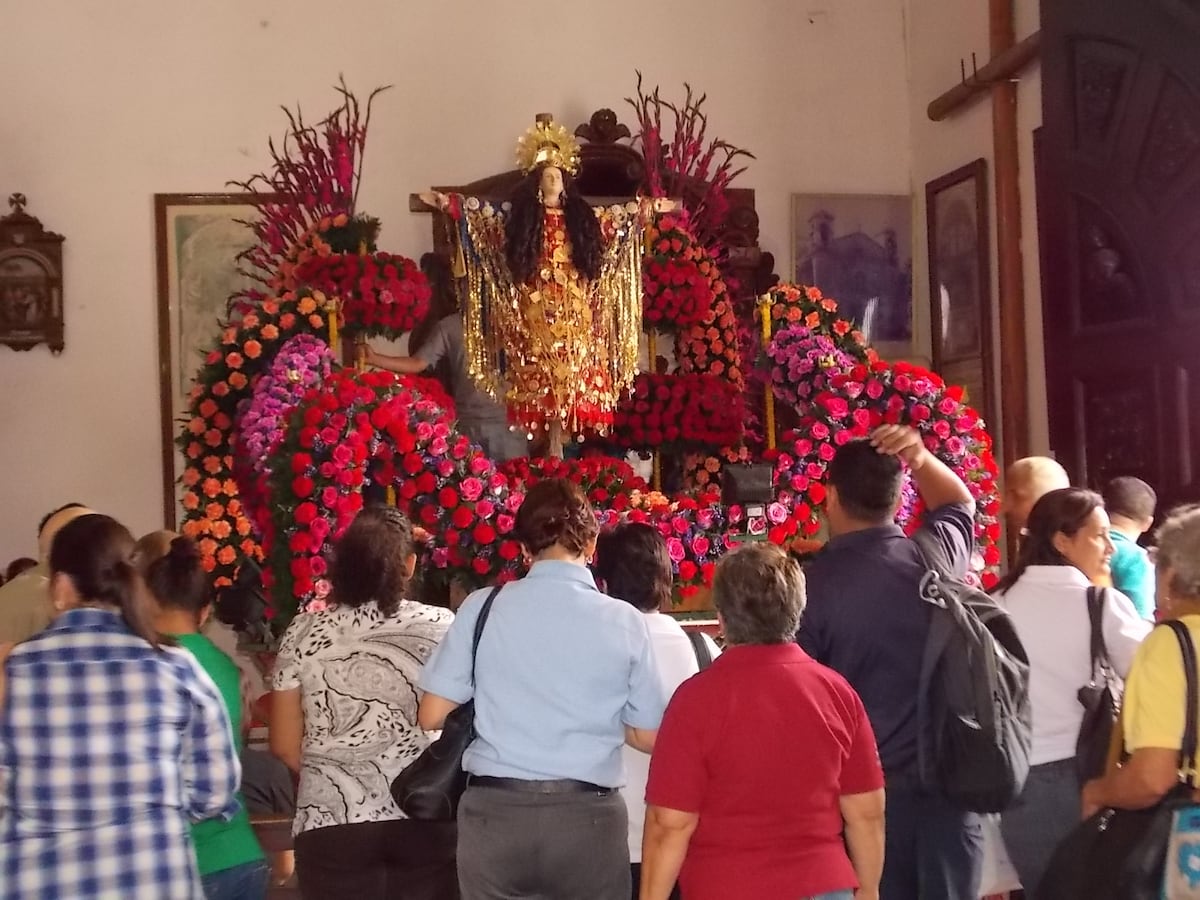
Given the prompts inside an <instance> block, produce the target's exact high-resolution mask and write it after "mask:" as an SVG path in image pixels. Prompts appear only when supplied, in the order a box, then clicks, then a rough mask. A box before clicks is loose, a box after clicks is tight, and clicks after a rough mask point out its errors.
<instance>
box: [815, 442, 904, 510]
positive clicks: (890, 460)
mask: <svg viewBox="0 0 1200 900" xmlns="http://www.w3.org/2000/svg"><path fill="white" fill-rule="evenodd" d="M829 483H830V484H831V485H833V486H834V487H835V488H837V497H838V503H839V504H840V505H841V507H842V510H843V511H844V512H845V513H846V515H848V516H850V518H852V519H854V520H855V521H858V522H872V523H875V524H884V523H887V522H890V521H892V519H893V518H894V517H895V515H896V507H897V506H899V505H900V490H901V488H902V487H903V485H904V469H903V467H902V466H901V464H900V460H899V459H897V458H896V457H894V456H889V455H887V454H886V453H880V452H879V451H878V450H876V449H875V448H874V447H873V446H871V443H870V441H866V440H857V441H850V442H849V443H846V444H843V445H842V446H841V447H838V449H837V452H836V453H835V454H834V457H833V460H832V461H831V462H830V463H829Z"/></svg>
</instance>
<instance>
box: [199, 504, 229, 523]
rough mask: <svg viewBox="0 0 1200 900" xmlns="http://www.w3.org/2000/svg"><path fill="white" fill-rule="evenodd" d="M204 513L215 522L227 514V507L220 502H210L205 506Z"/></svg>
mask: <svg viewBox="0 0 1200 900" xmlns="http://www.w3.org/2000/svg"><path fill="white" fill-rule="evenodd" d="M204 515H205V516H206V517H207V518H209V519H212V520H213V521H214V522H215V521H216V520H217V519H219V518H221V517H222V516H224V515H225V507H224V506H222V505H221V504H220V503H210V504H208V506H206V507H204Z"/></svg>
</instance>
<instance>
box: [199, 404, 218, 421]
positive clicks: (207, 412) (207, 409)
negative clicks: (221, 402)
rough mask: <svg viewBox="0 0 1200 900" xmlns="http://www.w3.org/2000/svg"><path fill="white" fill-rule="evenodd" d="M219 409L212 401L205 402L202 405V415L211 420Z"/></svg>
mask: <svg viewBox="0 0 1200 900" xmlns="http://www.w3.org/2000/svg"><path fill="white" fill-rule="evenodd" d="M217 408H218V407H217V404H216V403H214V402H213V401H212V400H204V401H203V402H202V403H201V404H200V415H202V416H204V418H206V419H211V418H212V417H213V415H214V414H215V413H216V411H217Z"/></svg>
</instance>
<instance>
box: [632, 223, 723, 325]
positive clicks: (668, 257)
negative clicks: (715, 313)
mask: <svg viewBox="0 0 1200 900" xmlns="http://www.w3.org/2000/svg"><path fill="white" fill-rule="evenodd" d="M646 246H647V248H648V250H647V252H646V257H645V259H644V260H643V261H642V288H643V294H642V319H643V321H644V322H645V324H646V325H647V326H649V327H653V328H655V329H657V330H660V331H679V330H681V329H684V328H690V327H691V326H693V325H697V324H699V323H700V322H701V321H702V320H703V319H704V316H705V315H706V314H707V313H708V311H709V310H710V309H712V305H713V302H714V300H715V299H716V292H715V290H714V287H713V279H712V277H711V276H712V272H713V270H714V269H715V267H714V266H713V264H712V262H711V260H709V259H708V256H707V254H705V253H704V251H703V250H702V248H701V247H700V246H699V245H698V244H697V243H696V240H695V238H694V237H693V236H692V234H691V231H690V230H689V229H688V227H687V223H686V218H685V217H682V216H670V215H668V216H663V217H662V218H661V219H659V220H658V222H656V223H655V224H653V225H650V226H648V228H647V235H646Z"/></svg>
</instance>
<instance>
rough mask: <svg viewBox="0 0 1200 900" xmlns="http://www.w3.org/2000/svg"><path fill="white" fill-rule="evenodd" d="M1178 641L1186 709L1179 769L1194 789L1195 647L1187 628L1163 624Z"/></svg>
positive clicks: (1199, 693) (1199, 694)
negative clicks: (1185, 685)
mask: <svg viewBox="0 0 1200 900" xmlns="http://www.w3.org/2000/svg"><path fill="white" fill-rule="evenodd" d="M1164 624H1165V625H1167V627H1169V628H1170V629H1171V630H1172V631H1173V632H1175V638H1176V640H1178V641H1179V652H1180V655H1182V656H1183V677H1184V679H1185V680H1186V681H1187V708H1186V710H1185V715H1184V722H1183V742H1182V744H1181V745H1180V748H1179V768H1180V771H1182V772H1184V773H1186V775H1187V778H1186V779H1185V780H1186V782H1187V784H1188V786H1189V787H1191V788H1195V787H1196V745H1197V739H1198V735H1197V719H1198V718H1200V713H1198V711H1197V707H1200V688H1198V687H1197V676H1196V645H1195V644H1194V643H1193V642H1192V634H1191V632H1190V631H1189V630H1188V627H1187V626H1186V625H1184V624H1183V623H1182V622H1180V621H1178V620H1176V619H1170V620H1168V621H1167V622H1165V623H1164Z"/></svg>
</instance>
